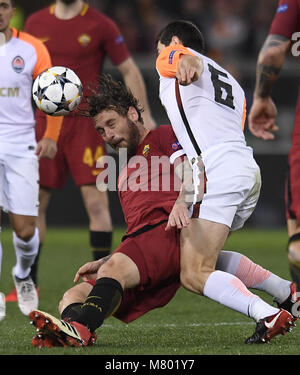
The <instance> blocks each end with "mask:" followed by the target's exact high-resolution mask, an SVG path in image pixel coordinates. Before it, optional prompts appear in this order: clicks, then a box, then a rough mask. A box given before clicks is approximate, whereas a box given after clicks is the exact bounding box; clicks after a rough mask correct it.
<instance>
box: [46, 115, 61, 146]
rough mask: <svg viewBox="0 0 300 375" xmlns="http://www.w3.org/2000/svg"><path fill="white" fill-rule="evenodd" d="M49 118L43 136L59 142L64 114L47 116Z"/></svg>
mask: <svg viewBox="0 0 300 375" xmlns="http://www.w3.org/2000/svg"><path fill="white" fill-rule="evenodd" d="M46 118H47V128H46V131H45V134H44V135H43V138H50V139H52V140H53V141H54V142H57V140H58V137H59V134H60V130H61V127H62V123H63V119H64V117H63V116H57V117H55V116H49V115H47V116H46Z"/></svg>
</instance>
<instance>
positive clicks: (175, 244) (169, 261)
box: [90, 223, 180, 323]
mask: <svg viewBox="0 0 300 375" xmlns="http://www.w3.org/2000/svg"><path fill="white" fill-rule="evenodd" d="M165 227H166V223H163V224H161V225H159V226H157V227H155V228H153V229H151V230H149V231H147V232H145V233H142V234H139V235H138V236H136V237H134V238H127V239H126V240H125V241H123V242H122V243H121V245H120V246H119V247H118V248H117V249H116V250H115V252H120V253H123V254H125V255H127V256H128V257H130V258H131V259H132V260H133V261H134V263H135V264H136V265H137V267H138V269H139V272H140V278H141V281H140V285H139V286H138V287H137V288H135V289H126V290H125V291H124V295H123V299H122V302H121V304H120V306H119V308H118V310H117V311H116V312H115V313H114V317H116V318H118V319H120V320H122V321H123V322H125V323H130V322H132V321H133V320H135V319H137V318H139V317H140V316H142V315H143V314H145V313H146V312H148V311H150V310H153V309H155V308H157V307H162V306H165V305H166V304H167V303H168V302H169V301H170V300H171V299H172V298H173V297H174V295H175V293H176V292H177V290H178V288H179V287H180V274H179V273H180V237H179V236H180V234H179V233H178V232H177V231H175V230H171V231H168V232H166V231H165ZM90 284H92V285H93V284H94V283H93V282H90Z"/></svg>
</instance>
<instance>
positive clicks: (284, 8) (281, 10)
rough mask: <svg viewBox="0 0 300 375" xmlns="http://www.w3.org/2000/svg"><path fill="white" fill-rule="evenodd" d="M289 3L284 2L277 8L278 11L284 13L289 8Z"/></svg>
mask: <svg viewBox="0 0 300 375" xmlns="http://www.w3.org/2000/svg"><path fill="white" fill-rule="evenodd" d="M288 8H289V5H288V4H282V5H280V6H279V7H278V8H277V11H276V13H284V12H286V11H287V10H288Z"/></svg>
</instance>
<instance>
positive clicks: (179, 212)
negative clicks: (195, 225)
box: [165, 200, 190, 231]
mask: <svg viewBox="0 0 300 375" xmlns="http://www.w3.org/2000/svg"><path fill="white" fill-rule="evenodd" d="M189 223H190V218H189V212H188V208H187V205H186V203H185V202H184V201H183V200H177V201H176V202H175V204H174V206H173V208H172V211H171V213H170V215H169V219H168V223H167V226H166V228H165V230H166V231H168V230H171V229H172V228H177V229H182V228H185V227H187V226H188V225H189Z"/></svg>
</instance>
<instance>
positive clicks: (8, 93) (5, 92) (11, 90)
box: [0, 87, 20, 98]
mask: <svg viewBox="0 0 300 375" xmlns="http://www.w3.org/2000/svg"><path fill="white" fill-rule="evenodd" d="M19 94H20V87H0V97H5V98H10V97H13V98H18V97H19Z"/></svg>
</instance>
